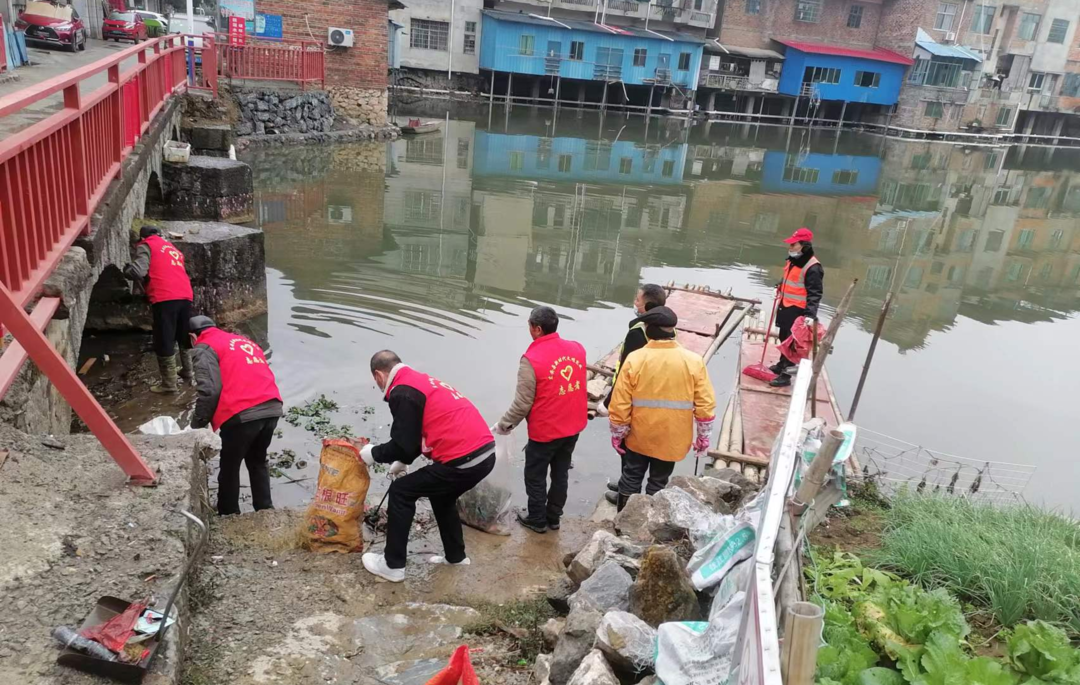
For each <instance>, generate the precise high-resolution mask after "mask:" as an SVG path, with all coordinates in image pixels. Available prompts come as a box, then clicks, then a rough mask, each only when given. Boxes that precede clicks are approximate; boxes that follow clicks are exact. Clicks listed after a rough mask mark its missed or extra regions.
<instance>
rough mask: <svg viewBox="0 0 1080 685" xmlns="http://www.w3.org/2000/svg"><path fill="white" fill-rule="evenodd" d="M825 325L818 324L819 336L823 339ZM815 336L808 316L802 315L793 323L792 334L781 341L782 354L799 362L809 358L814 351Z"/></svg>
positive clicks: (790, 359) (819, 338)
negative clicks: (808, 323) (807, 322)
mask: <svg viewBox="0 0 1080 685" xmlns="http://www.w3.org/2000/svg"><path fill="white" fill-rule="evenodd" d="M825 332H826V331H825V327H824V326H822V325H821V324H820V323H819V324H817V337H818V340H821V339H822V338H824V337H825ZM813 347H814V337H813V333H812V332H811V330H810V327H809V326H807V325H806V317H805V316H800V317H799V318H797V319H795V323H793V324H791V336H789V337H788V339H787V340H785V341H784V342H782V343H780V354H782V355H784V358H785V359H787V360H788V361H792V362H795V363H796V364H798V363H799V362H800V361H802V360H803V359H808V358H809V357H810V355H811V352H812V351H813Z"/></svg>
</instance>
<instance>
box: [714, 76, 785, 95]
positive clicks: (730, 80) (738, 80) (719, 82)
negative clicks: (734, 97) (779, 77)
mask: <svg viewBox="0 0 1080 685" xmlns="http://www.w3.org/2000/svg"><path fill="white" fill-rule="evenodd" d="M770 81H771V82H770V84H769V85H768V86H766V85H765V84H764V83H750V77H748V76H739V75H738V74H703V75H702V78H701V85H703V86H705V87H707V88H719V89H721V90H757V91H762V92H769V93H775V92H776V85H777V84H776V79H771V80H770Z"/></svg>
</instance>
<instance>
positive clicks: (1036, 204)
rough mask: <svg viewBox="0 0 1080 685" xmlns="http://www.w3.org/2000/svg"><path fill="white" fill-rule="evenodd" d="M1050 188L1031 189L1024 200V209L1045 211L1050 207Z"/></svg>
mask: <svg viewBox="0 0 1080 685" xmlns="http://www.w3.org/2000/svg"><path fill="white" fill-rule="evenodd" d="M1050 191H1051V188H1031V189H1030V190H1028V193H1027V197H1025V198H1024V208H1025V209H1046V208H1047V207H1049V206H1050Z"/></svg>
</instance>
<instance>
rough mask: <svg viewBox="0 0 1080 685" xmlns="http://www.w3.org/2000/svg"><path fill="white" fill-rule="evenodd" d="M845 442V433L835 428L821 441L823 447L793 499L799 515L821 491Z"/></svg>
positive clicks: (792, 503) (792, 502)
mask: <svg viewBox="0 0 1080 685" xmlns="http://www.w3.org/2000/svg"><path fill="white" fill-rule="evenodd" d="M843 442H844V434H843V433H841V432H840V431H838V430H836V429H835V428H834V429H833V430H831V431H829V432H828V433H826V434H825V439H824V440H822V441H821V449H820V450H818V453H817V454H816V455H814V461H812V462H810V467H809V468H808V469H807V470H806V475H805V476H804V477H803V479H802V482H801V483H800V484H799V489H798V491H796V492H795V498H794V499H793V500H792V501H791V505H792V509H793V510H795V511H796V512H797V515H799V516H801V515H802V512H803V511H805V509H806V507H807V506H808V505H809V504H810V503H811V502H813V501H814V497H816V496H817V494H818V492H820V491H821V487H822V485H824V483H825V475H826V474H827V473H828V472H829V469H831V468H832V464H833V459H835V458H836V453H837V452H838V451H840V445H842V444H843Z"/></svg>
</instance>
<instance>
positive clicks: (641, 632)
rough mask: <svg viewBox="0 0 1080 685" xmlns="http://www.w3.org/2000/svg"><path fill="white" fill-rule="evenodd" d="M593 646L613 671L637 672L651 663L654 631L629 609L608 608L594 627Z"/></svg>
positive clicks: (654, 650)
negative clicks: (594, 641) (594, 639)
mask: <svg viewBox="0 0 1080 685" xmlns="http://www.w3.org/2000/svg"><path fill="white" fill-rule="evenodd" d="M596 647H597V649H599V650H600V651H601V652H603V653H604V656H605V657H607V660H608V663H610V664H611V666H612V667H613V668H614V669H615V670H616V671H619V672H621V673H624V674H633V673H640V672H641V671H643V670H645V669H647V668H651V667H652V665H653V660H654V659H655V654H656V630H655V629H654V628H653V627H652V626H650V625H649V624H648V623H645V622H644V621H642V620H641V619H640V618H638V617H637V616H634V615H633V614H631V613H629V612H626V611H609V612H608V613H606V614H604V618H603V619H601V621H600V625H599V626H598V627H597V628H596Z"/></svg>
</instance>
